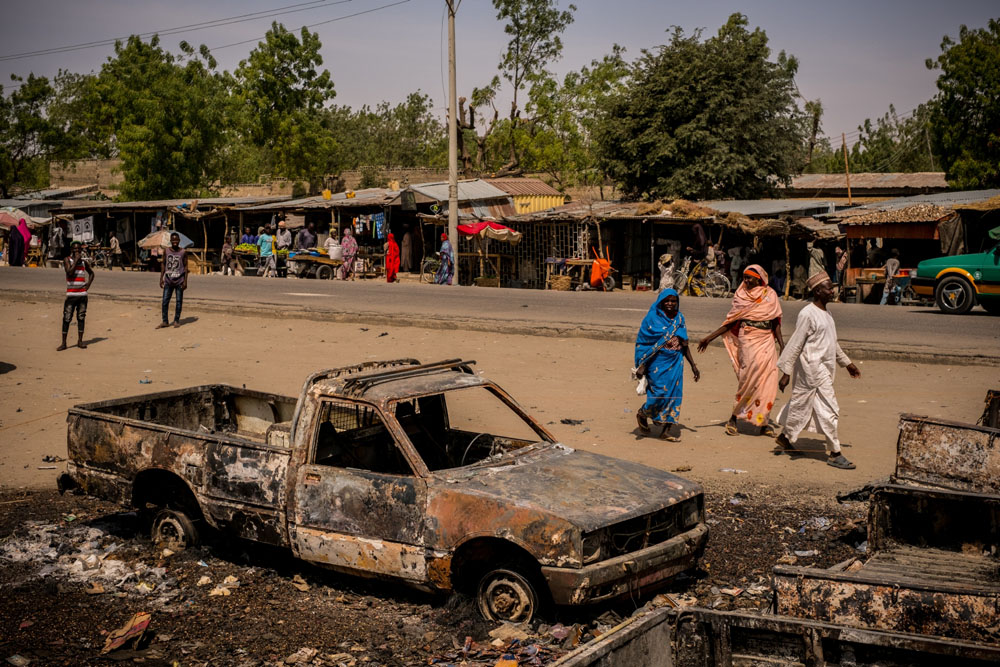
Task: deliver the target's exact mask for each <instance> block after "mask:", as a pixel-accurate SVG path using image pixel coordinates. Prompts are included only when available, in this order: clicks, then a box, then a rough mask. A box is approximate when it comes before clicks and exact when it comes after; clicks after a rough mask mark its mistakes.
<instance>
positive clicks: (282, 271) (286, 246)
mask: <svg viewBox="0 0 1000 667" xmlns="http://www.w3.org/2000/svg"><path fill="white" fill-rule="evenodd" d="M274 247H275V253H274V265H275V271H276V273H275V275H277V276H278V277H284V276H287V275H288V251H289V250H291V249H292V232H291V231H290V230H289V229H288V227H287V223H286V222H285V219H284V218H282V219H281V221H280V222H278V233H277V234H275V236H274ZM282 250H284V252H282Z"/></svg>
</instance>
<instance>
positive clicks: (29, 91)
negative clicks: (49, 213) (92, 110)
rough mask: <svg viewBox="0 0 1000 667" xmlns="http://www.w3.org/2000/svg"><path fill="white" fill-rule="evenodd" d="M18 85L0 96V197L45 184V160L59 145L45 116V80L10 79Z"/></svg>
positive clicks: (49, 93)
mask: <svg viewBox="0 0 1000 667" xmlns="http://www.w3.org/2000/svg"><path fill="white" fill-rule="evenodd" d="M11 80H12V81H15V82H17V83H20V84H21V85H20V86H19V87H17V88H15V89H14V90H13V91H11V94H10V96H9V97H4V96H0V149H2V151H0V194H2V196H3V197H4V198H7V197H10V195H11V192H12V190H13V189H14V188H16V187H18V188H24V189H33V188H39V187H44V186H45V185H47V184H48V177H49V175H48V163H47V161H46V160H47V159H48V156H49V154H50V153H51V152H52V151H53V149H54V148H55V147H56V146H57V145H58V144H59V141H60V137H59V134H58V131H57V130H58V128H56V127H54V126H53V125H52V123H50V122H49V119H48V118H47V116H46V108H47V106H48V104H49V103H50V101H51V100H52V96H53V93H54V91H53V89H52V86H51V85H50V84H49V80H48V79H47V78H45V77H43V76H42V77H36V76H35V75H34V74H29V75H28V78H27V79H26V80H25V79H22V78H20V77H16V76H12V77H11Z"/></svg>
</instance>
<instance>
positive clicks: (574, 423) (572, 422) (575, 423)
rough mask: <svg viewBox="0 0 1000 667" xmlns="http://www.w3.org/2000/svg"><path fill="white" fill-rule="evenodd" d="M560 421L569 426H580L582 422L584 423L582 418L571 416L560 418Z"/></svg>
mask: <svg viewBox="0 0 1000 667" xmlns="http://www.w3.org/2000/svg"><path fill="white" fill-rule="evenodd" d="M559 423H560V424H568V425H569V426H579V425H580V424H582V423H583V420H582V419H570V418H568V417H567V418H565V419H560V420H559Z"/></svg>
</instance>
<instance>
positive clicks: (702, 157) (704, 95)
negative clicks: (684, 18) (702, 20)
mask: <svg viewBox="0 0 1000 667" xmlns="http://www.w3.org/2000/svg"><path fill="white" fill-rule="evenodd" d="M747 26H748V23H747V19H746V17H745V16H743V15H742V14H733V15H732V16H730V17H729V20H728V22H727V23H726V24H725V25H723V26H722V27H721V28H720V29H719V32H718V34H717V35H715V36H713V37H711V38H709V39H706V40H704V41H702V40H701V33H700V32H695V33H694V34H692V35H685V34H684V33H683V31H682V30H681V29H680V28H674V30H673V32H672V34H671V39H670V42H669V43H668V44H667V45H665V46H661V47H659V48H658V49H656V50H655V51H644V52H643V54H642V56H641V57H640V58H639V59H638V61H637V62H636V63H634V65H633V68H632V73H631V77H630V81H629V84H628V86H627V87H626V89H625V91H624V92H623V93H621V94H619V95H617V96H615V97H614V98H613V99H612V101H611V103H610V104H609V107H608V109H607V111H606V113H605V114H604V116H603V118H602V121H601V123H600V129H599V131H598V133H597V140H598V141H597V143H598V148H599V155H600V163H601V164H602V166H603V167H604V169H606V171H607V173H609V174H610V175H612V176H613V177H614V178H615V179H616V180H617V181H619V182H620V183H621V184H622V187H623V190H624V192H625V193H626V194H628V195H630V196H634V197H657V198H659V197H688V198H712V197H736V198H748V199H749V198H756V197H760V196H765V195H768V194H771V193H773V192H774V191H775V186H776V184H777V183H778V182H785V183H787V182H789V181H790V179H791V176H792V174H795V173H798V171H799V167H800V166H801V163H802V161H803V155H802V147H803V146H804V145H805V144H806V138H807V136H808V120H807V117H806V116H805V114H804V113H803V112H802V111H801V110H800V109H799V107H798V96H797V92H796V87H795V81H794V76H795V73H796V71H797V69H798V61H797V60H796V59H795V58H794V57H792V56H787V55H786V54H785V53H784V52H781V53H779V54H778V57H777V59H776V60H771V59H770V56H771V49H770V47H769V46H768V40H767V35H766V34H765V33H764V31H763V30H761V29H760V28H756V29H754V30H753V31H749V30H748V29H747Z"/></svg>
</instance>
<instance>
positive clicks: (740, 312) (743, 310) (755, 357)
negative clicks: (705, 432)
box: [698, 264, 785, 438]
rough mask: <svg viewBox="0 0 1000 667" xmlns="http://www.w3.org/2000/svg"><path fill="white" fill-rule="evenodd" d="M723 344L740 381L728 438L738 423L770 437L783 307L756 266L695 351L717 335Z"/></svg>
mask: <svg viewBox="0 0 1000 667" xmlns="http://www.w3.org/2000/svg"><path fill="white" fill-rule="evenodd" d="M723 335H724V338H723V339H722V342H723V343H725V345H726V351H727V352H728V353H729V359H730V360H731V361H732V362H733V370H734V371H735V372H736V378H737V381H738V384H737V387H736V402H735V403H734V404H733V411H732V415H731V416H730V418H729V421H728V422H727V423H726V435H737V434H738V433H739V431H738V430H737V428H736V424H737V420H738V419H743V420H745V421H747V422H750V423H751V424H753V425H754V426H756V427H757V428H758V429H759V434H760V435H767V436H771V437H772V438H773V437H774V429H773V428H772V427H771V424H770V421H769V418H770V415H771V408H773V407H774V399H775V397H776V396H777V395H778V365H777V364H778V352H777V349H776V348H775V344H777V346H778V347H779V348H780V347H782V346H783V345H784V344H785V342H784V340H783V339H782V337H781V302H780V301H779V300H778V294H777V293H776V292H775V291H774V290H773V289H771V288H770V287H768V286H767V273H765V271H764V268H763V267H761V266H758V265H757V264H751V265H750V266H748V267H747V268H746V270H744V271H743V282H742V283H740V286H739V287H738V288H736V294H735V295H734V296H733V305H732V308H730V309H729V314H728V315H726V319H725V321H724V322H723V323H722V326H721V327H719V328H718V329H716V330H715V331H713V332H712V333H710V334H709V335H708V336H706V337H704V338H702V339H701V341H700V342H699V343H698V351H699V352H704V351H705V350H706V349H707V348H708V344H709V343H711V342H712V341H713V340H715V339H716V338H718V337H719V336H723Z"/></svg>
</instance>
